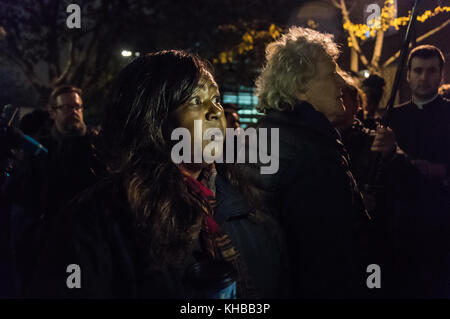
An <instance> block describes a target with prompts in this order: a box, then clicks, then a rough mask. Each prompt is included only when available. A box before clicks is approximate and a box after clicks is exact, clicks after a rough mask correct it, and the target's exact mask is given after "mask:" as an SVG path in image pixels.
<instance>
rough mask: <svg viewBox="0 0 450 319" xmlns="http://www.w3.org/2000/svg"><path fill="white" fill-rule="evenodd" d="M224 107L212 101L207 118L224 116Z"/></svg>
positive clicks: (216, 118) (212, 118)
mask: <svg viewBox="0 0 450 319" xmlns="http://www.w3.org/2000/svg"><path fill="white" fill-rule="evenodd" d="M222 113H223V109H222V107H220V106H218V105H216V104H215V103H212V102H210V103H209V105H208V112H207V113H206V119H207V120H208V121H213V120H218V119H220V117H221V116H222Z"/></svg>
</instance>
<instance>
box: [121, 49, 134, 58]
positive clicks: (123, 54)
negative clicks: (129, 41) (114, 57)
mask: <svg viewBox="0 0 450 319" xmlns="http://www.w3.org/2000/svg"><path fill="white" fill-rule="evenodd" d="M131 54H132V52H131V51H128V50H123V51H122V56H126V57H128V56H131Z"/></svg>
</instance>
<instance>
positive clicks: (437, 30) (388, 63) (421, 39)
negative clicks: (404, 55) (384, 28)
mask: <svg viewBox="0 0 450 319" xmlns="http://www.w3.org/2000/svg"><path fill="white" fill-rule="evenodd" d="M448 24H450V19H447V21H445V22H444V23H442V24H441V25H440V26H438V27H436V28H434V29H432V30H430V31H428V32H427V33H425V34H423V35H421V36H420V37H418V38H417V39H416V43H419V42H422V41H423V40H425V39H426V38H428V37H430V36H432V35H433V34H435V33H437V32H439V31H440V30H442V29H443V28H445V27H446V26H447V25H448ZM410 46H411V44H410ZM399 56H400V51H397V52H396V53H395V54H394V55H393V56H391V57H390V58H389V59H387V60H386V62H384V64H383V68H385V67H387V66H389V65H390V64H392V63H393V62H395V60H397V59H398V57H399Z"/></svg>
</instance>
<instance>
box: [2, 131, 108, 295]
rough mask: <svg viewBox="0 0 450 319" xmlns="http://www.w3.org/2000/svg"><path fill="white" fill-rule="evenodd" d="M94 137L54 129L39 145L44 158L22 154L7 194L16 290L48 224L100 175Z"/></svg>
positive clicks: (35, 254) (41, 138)
mask: <svg viewBox="0 0 450 319" xmlns="http://www.w3.org/2000/svg"><path fill="white" fill-rule="evenodd" d="M94 139H95V135H94V134H91V133H87V134H86V135H84V136H79V137H63V136H61V135H60V134H59V133H58V132H57V131H56V129H53V130H52V134H51V135H47V136H42V137H39V138H38V141H39V142H40V143H41V144H42V145H44V147H46V148H47V149H48V154H47V155H42V154H41V155H40V156H31V155H30V156H25V157H24V159H23V162H22V163H20V164H19V165H18V166H19V169H18V171H17V172H16V173H17V174H15V176H14V178H13V180H14V181H13V183H12V185H11V187H10V189H9V190H8V192H9V194H10V196H11V209H10V215H11V225H10V226H11V238H10V240H11V246H12V254H13V259H14V264H15V265H14V267H15V270H16V275H17V278H16V280H17V286H18V287H19V288H18V289H21V287H22V285H23V284H24V282H25V281H27V280H28V278H27V276H28V274H29V273H30V271H31V270H30V268H31V267H32V266H33V265H34V263H35V262H36V260H35V259H36V257H37V254H38V251H40V249H42V244H43V242H44V241H45V236H46V235H47V227H48V224H49V223H51V222H52V220H53V219H54V218H55V216H56V215H57V212H58V211H59V210H60V209H61V208H62V207H63V206H64V205H66V204H67V202H68V201H69V200H71V199H72V198H73V197H74V196H76V195H77V194H78V193H80V192H81V191H83V190H84V189H85V188H86V187H88V186H90V185H92V184H94V183H95V182H96V181H97V180H98V179H99V176H101V175H102V173H103V167H102V164H101V162H100V161H99V159H98V157H97V154H96V151H95V148H94V146H93V143H94Z"/></svg>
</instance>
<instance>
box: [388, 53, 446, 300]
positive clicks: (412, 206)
mask: <svg viewBox="0 0 450 319" xmlns="http://www.w3.org/2000/svg"><path fill="white" fill-rule="evenodd" d="M444 63H445V60H444V55H443V54H442V52H441V51H440V50H439V49H438V48H437V47H435V46H431V45H421V46H418V47H416V48H414V49H413V50H412V51H411V53H410V55H409V58H408V63H407V67H408V70H407V81H408V84H409V87H410V89H411V93H412V98H411V100H410V101H408V102H406V103H404V104H401V105H399V106H397V107H395V108H394V109H393V112H392V118H391V124H390V126H391V127H392V129H393V130H394V132H395V135H396V138H397V143H398V145H399V147H400V148H401V149H402V150H403V151H404V152H405V154H406V155H407V157H408V158H409V160H410V162H411V163H412V164H413V166H414V167H415V168H416V171H415V172H414V171H413V172H411V175H412V176H414V180H415V182H414V183H411V184H410V185H405V187H406V188H407V189H409V193H410V196H409V197H408V198H407V199H406V200H405V199H404V200H401V201H399V202H398V210H397V215H396V216H397V218H398V220H397V223H396V224H397V229H396V234H397V235H398V239H397V245H398V250H399V254H398V255H399V256H400V258H399V263H398V268H399V270H398V273H399V277H402V276H404V277H403V281H402V282H401V286H402V287H401V288H400V290H403V292H404V293H406V295H404V296H405V297H418V298H422V297H423V298H428V297H431V298H439V297H445V298H448V296H449V294H448V293H449V292H450V289H449V288H450V283H449V281H448V280H449V276H448V268H449V266H450V265H449V263H448V261H449V260H448V259H449V256H450V246H449V245H448V243H449V242H450V237H449V236H450V215H449V214H450V206H449V188H448V182H449V173H450V171H449V167H450V166H449V165H450V101H449V100H447V99H445V98H444V97H442V96H440V95H439V94H438V89H439V86H440V84H441V83H442V80H443V75H444V74H443V66H444ZM398 182H399V184H400V183H401V182H402V181H398Z"/></svg>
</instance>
